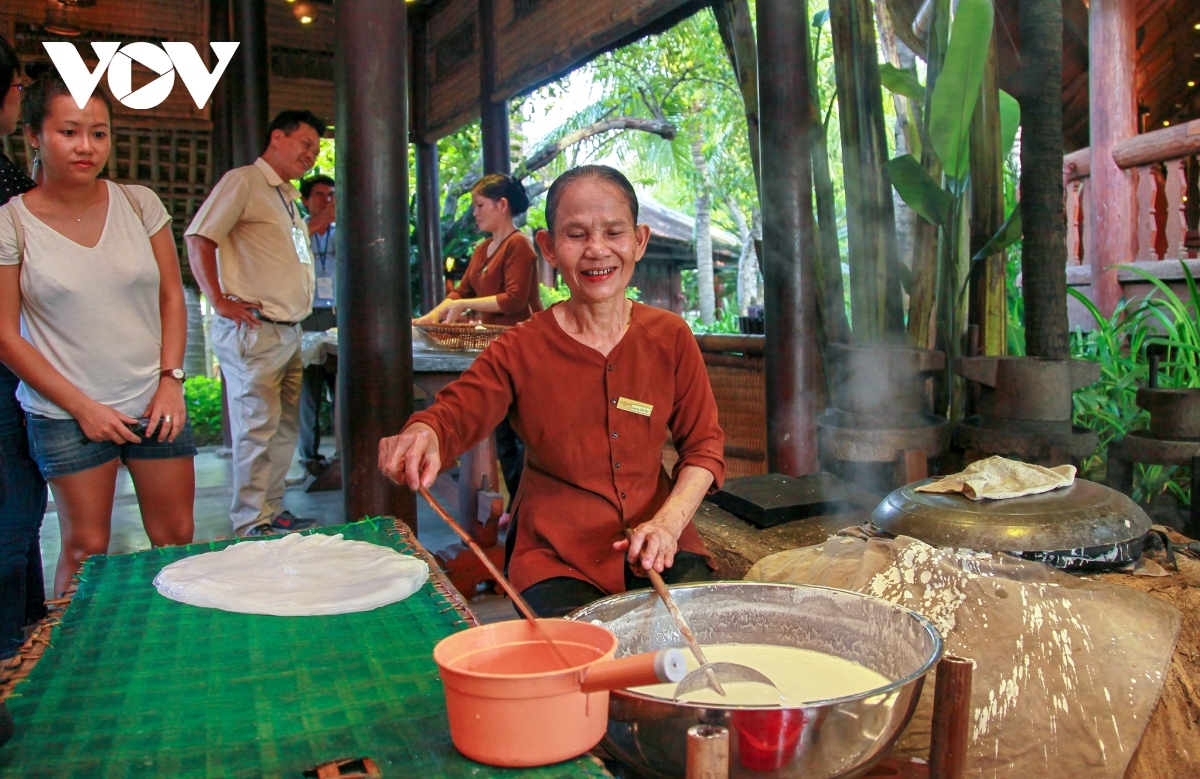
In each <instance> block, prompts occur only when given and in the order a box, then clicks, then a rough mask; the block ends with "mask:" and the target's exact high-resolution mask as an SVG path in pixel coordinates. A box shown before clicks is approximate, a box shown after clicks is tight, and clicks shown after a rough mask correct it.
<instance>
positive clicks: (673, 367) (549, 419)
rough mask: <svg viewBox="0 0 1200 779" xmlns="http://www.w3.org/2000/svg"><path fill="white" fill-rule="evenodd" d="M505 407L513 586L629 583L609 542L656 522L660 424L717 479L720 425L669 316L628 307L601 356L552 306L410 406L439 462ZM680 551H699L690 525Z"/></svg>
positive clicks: (663, 485) (696, 355) (677, 324)
mask: <svg viewBox="0 0 1200 779" xmlns="http://www.w3.org/2000/svg"><path fill="white" fill-rule="evenodd" d="M505 414H507V415H508V417H509V420H510V421H511V422H512V426H513V428H515V429H516V431H517V434H518V435H519V436H520V437H521V440H523V441H524V442H525V453H526V455H525V456H526V466H525V472H524V474H523V475H522V477H521V487H520V490H519V491H518V494H517V496H516V500H514V501H513V504H512V506H513V507H512V510H513V512H514V513H515V514H516V515H517V517H518V524H517V539H516V548H515V549H514V550H513V557H512V561H511V562H510V565H509V573H510V578H511V580H512V583H513V584H514V585H515V586H516V587H517V589H518V590H524V589H525V588H527V587H529V586H531V585H533V584H536V583H537V582H539V581H542V580H543V579H549V578H552V577H556V576H569V577H573V578H576V579H582V580H583V581H586V582H589V583H591V584H593V585H595V586H596V587H599V588H600V589H601V590H603V591H604V592H607V593H615V592H621V591H623V590H624V589H625V583H624V581H625V580H624V571H625V558H624V555H623V554H622V553H620V552H617V551H614V550H613V548H612V545H613V543H615V542H616V541H620V540H621V539H623V538H624V530H625V528H626V527H631V528H632V527H636V526H637V525H640V524H641V523H643V522H645V521H646V520H649V519H651V518H653V517H654V514H655V512H656V511H657V510H658V509H659V508H660V507H661V506H662V504H663V503H664V501H665V500H666V498H667V496H668V495H669V493H670V491H671V485H672V482H673V478H669V477H668V476H667V474H666V472H665V470H664V469H663V464H662V455H663V446H664V444H665V443H666V441H667V435H668V432H669V433H670V436H671V438H672V440H673V441H674V444H675V448H676V449H677V450H678V451H679V461H678V463H677V464H676V465H675V475H677V474H678V473H679V470H680V469H681V468H682V467H683V466H685V465H696V466H700V467H701V468H706V469H707V470H709V471H710V472H711V473H712V474H713V476H714V477H715V481H714V485H713V489H716V488H717V487H719V486H720V485H721V483H722V481H723V479H724V477H725V461H724V456H723V452H724V442H725V434H724V433H723V432H722V431H721V428H720V426H719V425H718V424H717V406H716V402H715V401H714V400H713V394H712V388H711V387H710V386H709V383H708V374H707V372H706V371H705V368H704V360H703V358H702V357H701V356H700V349H699V347H698V346H697V344H696V338H695V336H694V335H692V332H691V330H690V329H689V328H688V326H687V323H686V322H684V321H683V320H682V319H681V318H680V317H678V316H676V315H675V314H672V313H669V312H666V311H661V310H659V309H656V308H652V307H650V306H646V305H642V304H640V303H634V304H633V312H632V316H631V320H630V324H629V329H628V330H627V331H626V332H625V336H624V337H623V338H622V339H621V342H620V343H618V344H617V346H616V347H615V348H614V349H613V350H612V351H611V352H610V353H609V355H608V357H607V358H605V357H604V355H602V354H601V353H600V352H598V351H596V350H595V349H592V348H590V347H588V346H585V345H583V344H581V343H579V342H578V341H576V340H575V339H573V338H572V337H571V336H569V335H567V333H566V332H565V331H563V329H562V327H561V326H560V325H559V324H558V321H557V320H556V319H555V317H554V312H553V311H552V310H550V311H544V312H541V313H538V314H535V315H534V316H533V317H532V318H531V319H530V320H529V321H528V322H526V323H525V324H523V325H521V326H520V327H516V328H514V329H513V330H512V331H510V332H508V333H505V334H504V335H502V336H500V337H499V338H498V339H496V340H495V341H493V342H492V344H491V345H490V346H488V348H487V349H485V350H484V351H483V353H482V354H481V355H480V356H479V357H478V358H477V359H476V360H475V363H474V364H473V365H472V366H471V368H470V369H469V370H467V371H466V372H465V373H463V375H462V377H461V378H460V379H459V380H458V381H455V382H454V383H453V384H450V385H449V386H448V387H446V388H445V389H443V390H442V391H441V392H439V393H438V395H437V397H436V399H435V402H434V404H433V405H432V406H431V407H430V408H429V409H427V410H425V411H422V412H419V413H416V414H414V415H413V416H412V417H410V419H409V424H412V423H414V422H424V423H425V424H427V425H429V426H430V427H432V428H433V429H434V431H435V432H436V433H437V437H438V442H439V444H440V446H441V458H442V464H443V466H446V467H449V465H450V464H451V463H452V462H453V461H454V459H455V458H457V457H458V456H459V455H460V454H462V453H463V452H464V451H466V450H467V449H469V448H470V447H471V446H473V445H474V444H475V443H477V442H478V441H480V440H481V439H482V438H483V437H484V436H485V435H487V434H488V433H490V432H491V431H492V430H493V429H494V428H495V427H496V425H497V423H499V422H500V420H501V419H502V418H503V417H504V416H505ZM679 549H680V550H682V551H686V552H696V553H698V554H704V555H707V552H706V550H705V549H704V544H703V543H702V542H701V541H700V536H699V534H698V533H697V532H696V529H695V527H694V526H693V525H691V524H690V523H689V524H688V526H687V527H686V528H685V529H684V531H683V535H682V536H680V539H679Z"/></svg>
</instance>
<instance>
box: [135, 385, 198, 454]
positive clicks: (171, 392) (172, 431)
mask: <svg viewBox="0 0 1200 779" xmlns="http://www.w3.org/2000/svg"><path fill="white" fill-rule="evenodd" d="M142 416H145V417H147V418H148V419H149V420H150V422H149V423H148V424H147V426H146V430H147V432H152V431H153V430H155V429H156V428H157V429H158V440H159V441H160V442H162V441H174V440H175V439H176V438H177V437H179V434H180V433H182V432H183V425H184V423H185V422H187V404H186V403H184V400H183V382H181V381H178V380H176V379H172V378H163V379H162V381H160V382H159V383H158V390H157V391H156V392H155V393H154V398H153V399H152V400H151V401H150V407H149V408H147V409H146V413H145V414H143V415H142ZM159 420H162V425H161V426H160V425H159V424H158V423H159Z"/></svg>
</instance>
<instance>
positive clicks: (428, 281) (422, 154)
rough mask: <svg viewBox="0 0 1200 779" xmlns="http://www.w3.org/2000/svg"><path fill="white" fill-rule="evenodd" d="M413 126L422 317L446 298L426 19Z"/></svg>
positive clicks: (419, 32) (416, 56)
mask: <svg viewBox="0 0 1200 779" xmlns="http://www.w3.org/2000/svg"><path fill="white" fill-rule="evenodd" d="M412 41H413V77H412V83H413V122H414V124H416V127H415V128H414V135H415V137H416V139H417V142H416V152H417V154H416V156H417V252H418V258H417V266H418V267H419V268H420V272H421V313H428V312H429V311H431V310H433V308H434V306H436V305H437V304H438V303H441V302H442V298H444V297H446V280H445V275H444V272H443V266H442V221H441V213H442V207H441V190H440V187H439V185H438V150H437V142H436V141H435V142H432V143H430V142H427V141H425V140H424V136H423V133H424V132H425V129H426V127H427V126H428V124H429V81H430V76H431V74H430V72H429V48H428V47H429V34H428V27H427V24H426V20H425V19H424V18H419V19H414V20H413V35H412Z"/></svg>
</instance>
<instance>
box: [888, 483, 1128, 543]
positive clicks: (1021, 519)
mask: <svg viewBox="0 0 1200 779" xmlns="http://www.w3.org/2000/svg"><path fill="white" fill-rule="evenodd" d="M931 481H933V480H932V479H926V480H924V481H919V482H914V483H913V484H909V485H907V486H904V487H901V488H900V489H898V490H896V491H895V492H893V493H892V494H890V495H888V496H887V497H886V498H884V499H883V502H882V503H880V504H879V505H878V506H876V508H875V511H874V513H873V514H872V515H871V520H872V521H873V522H874V523H875V525H876V526H877V527H878V528H879V529H880V530H883V531H885V532H888V533H891V534H892V535H905V536H910V537H912V538H916V539H919V540H921V541H924V542H925V543H927V544H931V545H933V546H938V547H952V548H958V549H975V550H978V551H981V552H1051V551H1058V550H1069V549H1083V548H1088V547H1099V546H1105V545H1109V544H1120V543H1122V542H1127V541H1130V540H1132V539H1136V538H1139V537H1140V536H1142V535H1144V534H1145V533H1146V532H1147V531H1149V530H1150V525H1151V522H1150V517H1148V516H1146V512H1144V511H1142V509H1141V508H1140V507H1139V506H1138V505H1137V504H1136V503H1134V502H1133V501H1132V500H1130V499H1129V498H1128V497H1126V496H1125V495H1123V494H1121V493H1120V492H1117V491H1116V490H1114V489H1111V488H1109V487H1105V486H1104V485H1102V484H1097V483H1096V482H1093V481H1087V480H1085V479H1076V480H1075V483H1074V484H1072V485H1071V486H1070V487H1066V488H1063V489H1057V490H1052V491H1050V492H1043V493H1042V494H1040V495H1028V496H1026V497H1023V498H1009V499H1006V500H987V499H985V500H971V499H970V498H967V497H964V496H962V495H957V494H950V495H947V494H939V493H932V492H915V491H914V488H915V487H918V486H920V485H922V484H928V483H929V482H931Z"/></svg>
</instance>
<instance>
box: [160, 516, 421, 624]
mask: <svg viewBox="0 0 1200 779" xmlns="http://www.w3.org/2000/svg"><path fill="white" fill-rule="evenodd" d="M428 579H429V566H428V565H426V564H425V561H423V560H421V559H419V558H416V557H410V556H408V555H403V554H400V553H399V552H397V551H396V550H394V549H389V548H388V547H385V546H379V545H378V544H369V543H367V542H365V541H347V540H346V539H344V538H342V535H341V534H340V533H339V534H337V535H332V536H326V535H319V534H317V535H306V536H301V535H296V534H289V535H286V536H283V537H282V538H279V539H277V540H269V541H244V542H242V543H239V544H233V545H232V546H228V547H226V548H224V549H222V550H221V551H219V552H207V553H205V554H199V555H195V556H194V557H188V558H185V559H183V560H179V561H177V562H174V563H171V564H170V565H168V566H167V567H165V568H163V569H162V570H161V571H159V573H158V576H156V577H154V586H155V587H156V588H157V589H158V591H159V593H161V594H162V595H165V596H166V597H168V598H170V599H172V600H177V601H180V602H181V603H189V604H191V605H193V606H200V607H202V608H209V609H221V610H223V611H235V612H239V613H242V614H270V615H274V616H279V617H307V616H314V615H318V614H349V613H350V612H354V611H370V610H371V609H375V608H379V607H380V606H386V605H387V604H389V603H396V602H397V601H402V600H404V599H405V598H407V597H408V596H409V595H412V594H413V593H414V592H416V591H417V590H419V589H421V587H422V586H424V584H425V582H426V580H428Z"/></svg>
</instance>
